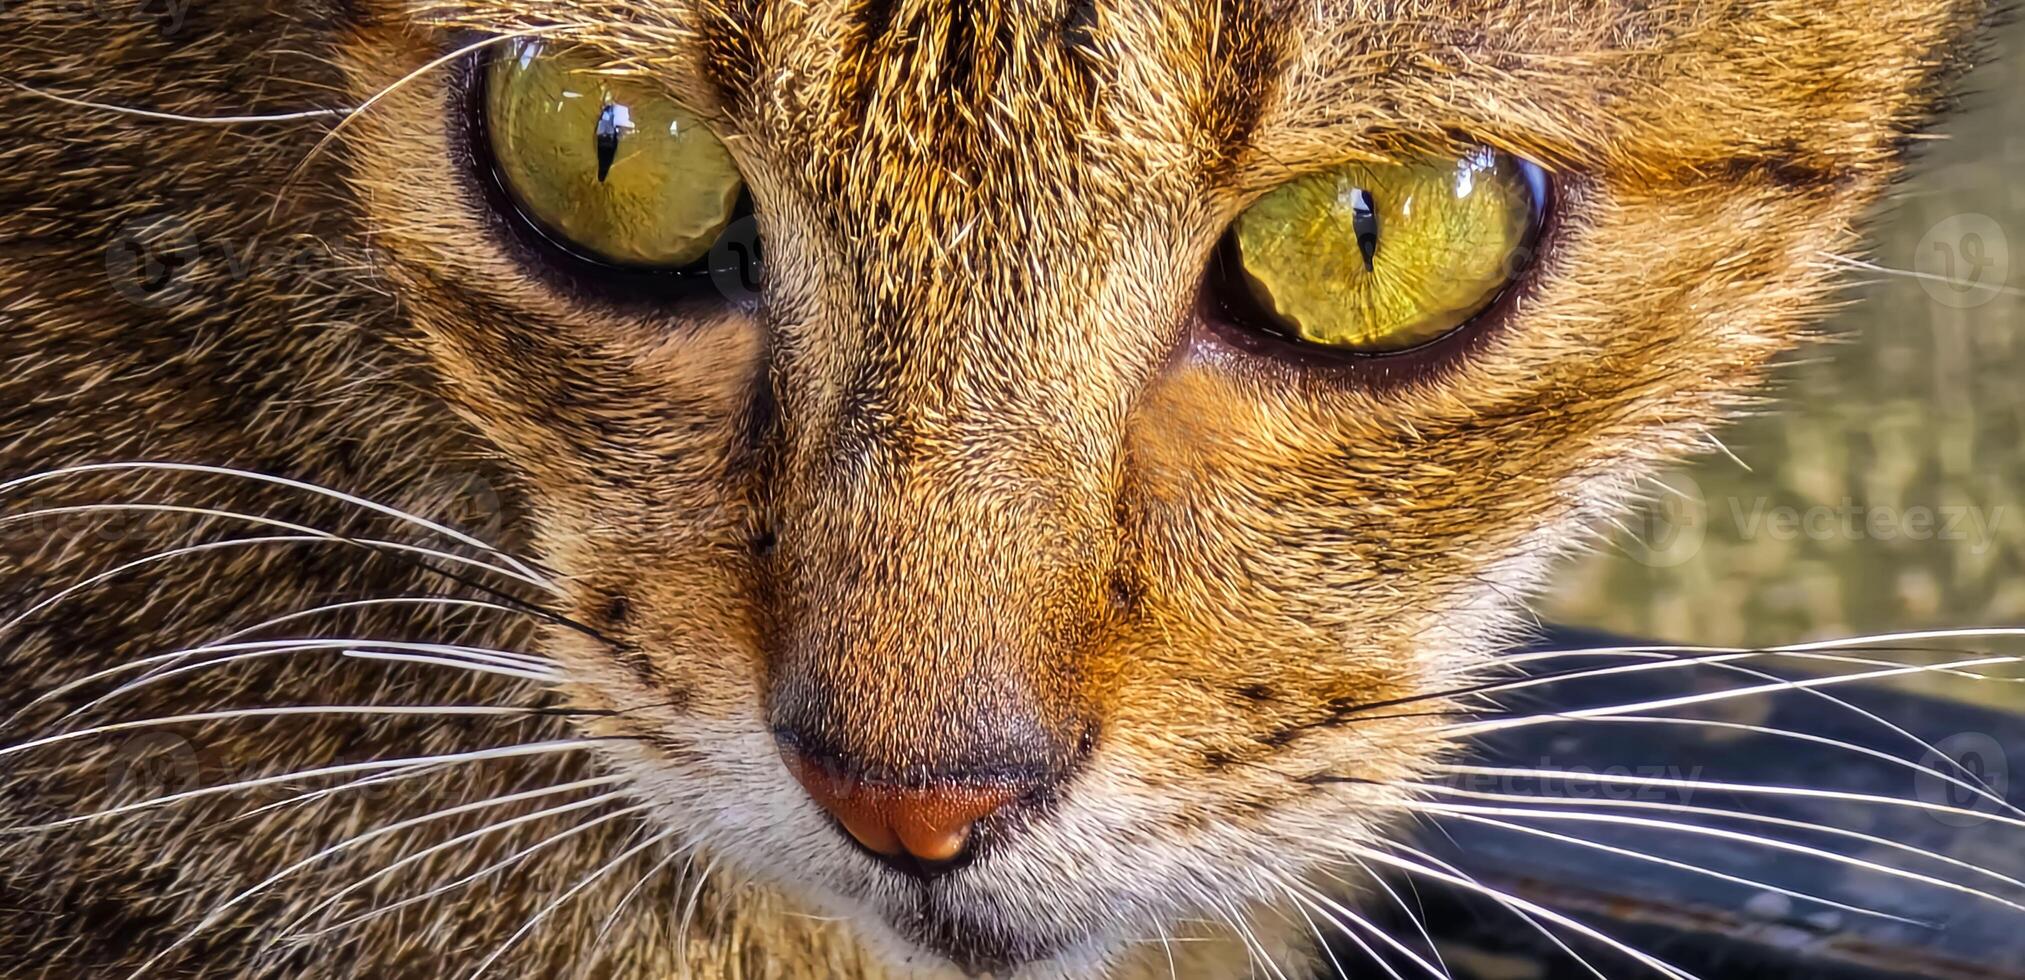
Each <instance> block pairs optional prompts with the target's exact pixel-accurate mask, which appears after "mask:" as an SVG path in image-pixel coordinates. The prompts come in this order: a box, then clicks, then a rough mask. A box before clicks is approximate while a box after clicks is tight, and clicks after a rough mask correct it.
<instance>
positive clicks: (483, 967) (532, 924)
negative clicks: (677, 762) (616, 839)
mask: <svg viewBox="0 0 2025 980" xmlns="http://www.w3.org/2000/svg"><path fill="white" fill-rule="evenodd" d="M674 836H675V832H674V831H672V830H671V831H666V832H664V833H661V834H659V835H656V836H654V837H650V838H648V839H646V840H644V841H641V842H640V843H638V844H635V845H633V846H632V847H629V848H627V849H626V850H624V851H623V852H621V853H620V854H619V856H618V857H615V858H613V859H612V860H611V861H609V862H607V863H606V864H605V865H604V866H603V867H600V868H598V869H597V870H596V871H593V872H591V873H590V874H588V875H586V876H584V878H583V880H581V881H578V882H577V883H576V884H574V885H572V886H570V888H569V890H568V891H565V892H563V893H562V894H560V895H557V896H556V897H555V899H554V900H553V901H551V902H549V903H548V904H547V905H544V906H542V908H541V911H539V912H536V913H535V914H534V915H533V916H532V917H531V918H529V919H528V920H527V921H526V922H525V923H522V924H521V927H520V928H519V929H516V930H514V932H513V935H511V936H508V937H506V941H505V942H503V943H501V944H500V945H499V948H498V949H495V950H493V951H492V953H491V955H489V956H487V957H485V959H484V960H483V961H481V962H480V963H479V964H478V968H477V969H475V970H473V971H471V975H470V980H478V978H480V977H483V976H484V975H485V974H486V973H488V972H490V971H491V969H492V964H494V963H497V962H499V958H500V957H502V956H505V955H506V953H507V951H508V950H511V949H512V948H513V947H514V946H515V945H517V944H519V942H520V941H521V939H523V938H525V937H526V936H527V934H528V933H530V932H533V931H534V930H535V929H536V928H538V927H539V926H540V925H541V924H542V923H543V922H545V921H547V920H548V917H549V916H551V915H554V914H555V911H556V910H557V909H559V908H561V907H563V905H565V904H567V903H568V902H569V900H570V899H573V898H575V897H576V896H577V895H578V893H580V892H582V891H583V890H584V889H586V888H589V887H591V886H592V885H594V884H596V883H597V882H598V881H600V880H601V879H603V878H604V877H605V876H606V875H609V874H611V873H612V872H613V871H616V870H618V868H619V867H620V866H621V865H623V864H625V863H626V862H627V861H630V860H632V858H633V855H635V854H638V853H640V852H641V851H644V850H646V849H648V848H650V847H655V846H658V845H660V844H663V843H666V842H667V841H668V840H669V839H670V838H672V837H674Z"/></svg>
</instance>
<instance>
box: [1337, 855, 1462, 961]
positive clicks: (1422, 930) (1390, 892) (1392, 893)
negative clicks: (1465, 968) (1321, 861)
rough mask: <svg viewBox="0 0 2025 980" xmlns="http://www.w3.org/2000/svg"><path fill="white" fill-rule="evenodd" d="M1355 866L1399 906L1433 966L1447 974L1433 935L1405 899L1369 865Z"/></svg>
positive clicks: (1360, 862) (1359, 862)
mask: <svg viewBox="0 0 2025 980" xmlns="http://www.w3.org/2000/svg"><path fill="white" fill-rule="evenodd" d="M1351 860H1352V861H1357V859H1356V858H1351ZM1357 866H1358V867H1360V868H1362V869H1364V873H1365V875H1366V876H1368V878H1369V880H1370V881H1371V882H1372V883H1374V884H1376V885H1377V886H1378V888H1379V890H1380V891H1383V892H1384V893H1385V894H1386V895H1387V896H1389V897H1390V898H1391V899H1392V902H1393V904H1395V905H1397V906H1399V911H1400V912H1402V913H1404V914H1405V915H1406V921H1407V922H1409V923H1411V924H1412V925H1413V929H1414V931H1415V932H1418V933H1419V934H1420V939H1421V941H1422V942H1424V943H1426V944H1427V952H1428V955H1430V956H1432V957H1433V958H1434V963H1435V965H1436V966H1439V967H1441V970H1442V973H1444V974H1446V973H1448V964H1447V963H1446V962H1443V960H1442V958H1441V948H1440V947H1439V946H1437V945H1435V941H1434V934H1433V933H1431V932H1429V931H1428V929H1427V922H1426V921H1425V920H1424V919H1423V918H1422V917H1421V916H1420V915H1418V914H1416V913H1415V912H1414V910H1413V906H1411V905H1408V904H1407V902H1406V899H1405V898H1404V897H1402V896H1401V895H1400V894H1399V892H1398V891H1397V890H1395V889H1394V888H1393V887H1392V886H1391V885H1390V884H1388V883H1387V882H1386V881H1385V879H1384V878H1381V877H1379V876H1378V873H1377V872H1375V871H1373V870H1371V866H1370V865H1367V864H1365V863H1364V862H1362V861H1357ZM1330 877H1332V878H1335V880H1336V881H1338V882H1340V883H1342V884H1344V885H1346V886H1347V885H1348V884H1349V883H1348V882H1345V881H1344V880H1343V879H1342V878H1341V877H1339V876H1336V875H1331V876H1330Z"/></svg>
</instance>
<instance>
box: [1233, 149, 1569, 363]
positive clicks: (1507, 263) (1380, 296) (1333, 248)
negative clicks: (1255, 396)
mask: <svg viewBox="0 0 2025 980" xmlns="http://www.w3.org/2000/svg"><path fill="white" fill-rule="evenodd" d="M1546 197H1547V192H1546V175H1545V173H1544V172H1543V171H1541V170H1540V168H1539V167H1537V166H1535V165H1533V164H1530V163H1527V162H1525V161H1523V160H1519V159H1517V158H1515V157H1512V156H1510V155H1507V154H1503V153H1499V152H1496V151H1494V150H1491V149H1488V148H1477V149H1475V150H1472V151H1470V152H1467V153H1464V154H1461V155H1459V156H1440V157H1434V156H1429V157H1419V158H1414V159H1408V160H1405V161H1401V162H1396V163H1375V164H1374V163H1351V164H1346V165H1343V166H1339V167H1336V168H1334V169H1332V170H1327V171H1323V172H1321V173H1317V174H1311V175H1308V176H1305V177H1301V178H1298V179H1296V180H1293V181H1290V182H1288V183H1287V184H1284V185H1282V186H1281V187H1279V188H1277V189H1275V190H1273V191H1271V192H1270V193H1268V194H1266V195H1265V196H1264V197H1262V198H1260V199H1259V200H1258V201H1256V202H1254V203H1253V204H1252V205H1251V207H1249V208H1247V209H1246V210H1245V211H1244V213H1242V214H1240V215H1239V216H1238V218H1237V220H1236V221H1235V222H1233V223H1232V224H1231V227H1230V230H1229V231H1228V232H1227V233H1226V235H1225V239H1224V243H1223V245H1222V246H1221V252H1222V254H1221V261H1220V266H1221V268H1222V272H1223V275H1222V279H1221V281H1220V282H1219V283H1218V284H1217V287H1218V289H1219V291H1220V292H1221V294H1222V296H1221V299H1222V300H1223V305H1224V307H1225V309H1226V310H1227V311H1229V312H1230V313H1231V314H1232V315H1233V316H1234V318H1236V319H1238V320H1239V321H1241V323H1242V324H1243V325H1245V326H1248V327H1252V328H1255V329H1259V330H1264V331H1267V332H1270V333H1274V334H1278V335H1281V336H1284V337H1286V338H1289V339H1292V340H1294V341H1297V342H1300V343H1303V344H1308V345H1313V346H1316V347H1322V348H1329V349H1333V350H1338V351H1345V352H1350V353H1359V354H1389V353H1398V352H1401V351H1406V350H1409V349H1412V348H1416V347H1420V346H1423V345H1426V344H1429V343H1432V342H1434V341H1436V340H1439V339H1441V338H1442V337H1444V336H1447V335H1448V334H1450V333H1452V332H1454V331H1456V330H1457V329H1458V328H1460V327H1462V326H1463V325H1464V324H1467V323H1469V322H1470V321H1471V320H1472V319H1473V318H1475V317H1477V316H1478V315H1479V314H1481V313H1482V312H1484V311H1485V310H1486V309H1488V308H1489V307H1490V306H1491V305H1492V304H1493V303H1494V302H1495V301H1496V300H1497V298H1498V297H1499V296H1500V295H1501V294H1503V293H1504V292H1505V291H1506V290H1507V289H1508V288H1509V287H1510V286H1511V285H1512V283H1513V282H1514V281H1516V279H1517V278H1518V276H1519V275H1520V273H1521V272H1523V271H1524V269H1525V266H1526V264H1527V263H1528V262H1529V261H1530V259H1531V256H1532V252H1533V244H1534V241H1535V239H1536V238H1537V237H1538V235H1539V230H1540V225H1541V222H1542V217H1543V214H1544V211H1545V202H1546Z"/></svg>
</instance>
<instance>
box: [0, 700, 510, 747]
mask: <svg viewBox="0 0 2025 980" xmlns="http://www.w3.org/2000/svg"><path fill="white" fill-rule="evenodd" d="M542 713H543V712H542V711H541V710H540V709H537V708H522V707H502V706H499V705H471V704H441V705H437V704H305V705H290V706H288V707H281V708H233V709H229V710H223V711H200V712H195V713H192V714H187V715H168V716H165V717H161V718H142V719H139V720H135V721H118V722H112V723H110V724H105V725H94V726H92V727H90V728H81V729H78V730H76V731H69V732H61V733H58V734H55V735H45V736H43V737H42V738H36V739H30V740H28V741H26V742H17V743H15V744H13V745H9V746H6V747H4V748H0V758H5V757H7V756H10V755H17V754H20V753H22V752H27V751H31V750H33V749H39V748H44V747H47V746H51V745H57V744H60V743H63V742H73V741H76V740H78V739H83V738H91V737H94V736H98V735H108V734H112V733H114V732H130V731H135V730H137V729H143V728H165V727H169V726H173V725H189V724H196V723H199V722H207V721H233V720H240V719H247V718H284V717H290V716H294V715H312V716H368V717H371V716H386V715H408V716H420V717H424V718H438V717H441V718H460V717H493V718H498V717H523V718H524V717H533V716H537V715H540V714H542Z"/></svg>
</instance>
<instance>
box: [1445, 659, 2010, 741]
mask: <svg viewBox="0 0 2025 980" xmlns="http://www.w3.org/2000/svg"><path fill="white" fill-rule="evenodd" d="M2021 661H2025V657H2014V656H1988V657H1977V658H1973V659H1969V660H1954V661H1949V662H1948V663H1945V664H1935V665H1915V666H1907V667H1893V668H1891V669H1888V670H1873V671H1862V672H1859V673H1854V674H1837V675H1834V676H1830V677H1808V678H1802V679H1799V680H1782V681H1779V682H1777V683H1774V684H1763V685H1758V686H1754V687H1739V688H1731V689H1729V690H1724V691H1708V692H1702V693H1697V694H1683V695H1677V696H1674V697H1668V698H1659V699H1656V700H1652V701H1642V702H1639V703H1636V704H1621V705H1609V706H1605V707H1597V708H1571V709H1568V710H1566V711H1561V712H1556V713H1554V714H1553V715H1539V716H1527V717H1522V718H1499V719H1491V720H1487V721H1479V722H1473V723H1469V724H1463V725H1451V726H1448V727H1446V728H1443V729H1441V731H1442V733H1443V734H1446V735H1451V736H1456V737H1469V736H1474V735H1480V734H1483V733H1485V732H1495V731H1505V730H1507V729H1512V728H1525V727H1528V726H1532V725H1542V724H1548V723H1551V722H1556V721H1562V720H1570V719H1584V718H1596V717H1607V716H1611V715H1619V714H1630V713H1634V712H1640V711H1652V710H1664V709H1666V708H1677V707H1684V706H1686V705H1693V704H1707V703H1709V702H1712V701H1726V700H1730V699H1732V698H1742V697H1751V696H1753V695H1758V694H1769V693H1773V692H1778V691H1796V690H1804V689H1807V688H1814V687H1829V686H1832V685H1836V684H1851V683H1855V682H1857V681H1869V680H1879V679H1882V678H1886V677H1899V676H1904V675H1908V674H1919V673H1927V672H1931V671H1933V670H1935V669H1937V668H1944V667H1984V666H1990V665H1992V664H2011V663H2019V662H2021Z"/></svg>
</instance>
